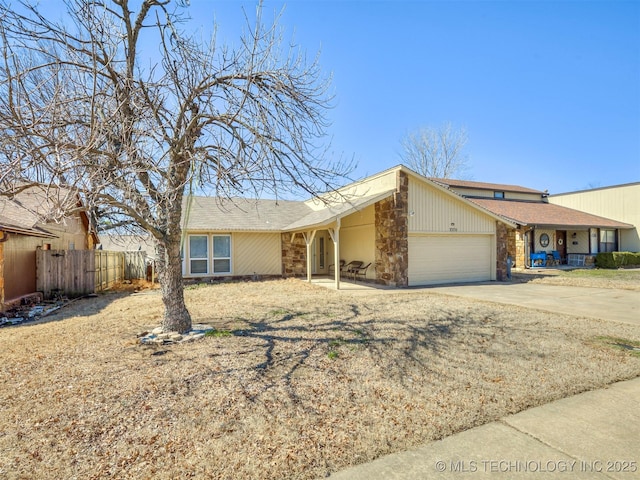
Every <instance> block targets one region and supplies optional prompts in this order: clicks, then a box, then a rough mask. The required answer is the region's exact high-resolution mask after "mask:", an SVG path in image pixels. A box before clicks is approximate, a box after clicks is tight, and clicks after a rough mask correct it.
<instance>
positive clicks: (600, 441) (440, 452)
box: [330, 378, 640, 480]
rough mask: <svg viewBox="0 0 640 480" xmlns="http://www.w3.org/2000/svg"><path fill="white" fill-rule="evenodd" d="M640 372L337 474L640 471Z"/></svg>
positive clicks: (622, 475) (358, 477) (355, 479)
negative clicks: (639, 376)
mask: <svg viewBox="0 0 640 480" xmlns="http://www.w3.org/2000/svg"><path fill="white" fill-rule="evenodd" d="M638 399H640V378H636V379H634V380H629V381H626V382H620V383H617V384H614V385H612V386H610V387H609V388H606V389H602V390H595V391H592V392H585V393H582V394H579V395H575V396H573V397H569V398H564V399H562V400H557V401H555V402H552V403H549V404H547V405H543V406H541V407H536V408H532V409H529V410H526V411H524V412H521V413H518V414H515V415H510V416H508V417H504V418H502V419H500V420H499V421H496V422H493V423H489V424H487V425H483V426H481V427H477V428H473V429H471V430H467V431H464V432H461V433H458V434H456V435H452V436H450V437H447V438H445V439H443V440H440V441H436V442H432V443H429V444H427V445H424V446H423V447H420V448H417V449H415V450H411V451H407V452H401V453H396V454H393V455H388V456H385V457H382V458H379V459H378V460H375V461H374V462H371V463H367V464H364V465H360V466H356V467H352V468H349V469H347V470H343V471H341V472H337V473H335V474H333V475H332V476H331V477H330V478H332V479H334V480H347V479H348V480H383V479H384V480H387V479H392V480H394V479H395V480H400V479H403V480H416V479H432V478H433V479H461V478H471V479H476V478H477V479H480V478H495V477H498V478H504V479H511V478H516V479H517V478H536V479H543V478H544V479H548V478H550V479H569V478H580V479H621V480H631V479H636V478H640V409H639V408H638Z"/></svg>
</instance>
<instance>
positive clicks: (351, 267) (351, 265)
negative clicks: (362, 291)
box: [340, 260, 364, 277]
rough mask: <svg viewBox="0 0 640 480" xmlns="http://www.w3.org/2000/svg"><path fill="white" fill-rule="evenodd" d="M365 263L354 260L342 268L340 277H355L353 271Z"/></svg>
mask: <svg viewBox="0 0 640 480" xmlns="http://www.w3.org/2000/svg"><path fill="white" fill-rule="evenodd" d="M363 263H364V262H361V261H360V260H353V261H351V262H349V263H347V264H346V265H344V266H343V267H341V268H340V275H346V276H347V277H349V276H351V275H353V270H354V269H356V268H360V267H361V266H362V264H363Z"/></svg>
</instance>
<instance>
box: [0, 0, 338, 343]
mask: <svg viewBox="0 0 640 480" xmlns="http://www.w3.org/2000/svg"><path fill="white" fill-rule="evenodd" d="M0 1H1V2H2V3H0V42H1V43H0V49H1V50H0V51H1V61H2V65H1V69H0V70H1V71H0V148H2V152H1V153H2V154H3V155H2V156H1V157H0V162H1V170H0V190H4V191H5V192H7V191H9V192H11V191H16V190H18V189H20V188H25V186H28V185H30V184H33V183H45V184H50V185H62V186H65V187H66V188H68V189H69V191H70V192H72V194H73V195H78V194H79V195H80V196H81V197H82V199H83V200H84V202H85V205H87V206H88V207H89V208H90V210H91V211H92V212H94V213H95V214H96V216H97V217H99V219H100V221H101V222H102V224H103V225H108V226H110V227H118V226H122V225H128V226H130V227H134V229H135V228H138V229H142V230H145V231H147V232H149V233H150V234H151V235H152V236H153V237H154V239H155V242H156V248H157V253H158V257H159V259H160V260H159V268H158V270H159V280H160V284H161V291H162V299H163V302H164V306H165V313H164V317H163V320H162V327H163V328H164V330H177V331H180V332H184V331H187V330H189V329H190V328H191V317H190V315H189V312H188V310H187V308H186V306H185V303H184V296H183V280H182V264H181V252H180V246H181V236H182V231H181V226H180V220H181V215H182V204H183V197H184V196H185V195H186V194H188V193H189V192H190V189H194V190H197V191H200V192H207V193H208V194H213V195H217V196H222V197H231V196H234V195H241V196H258V197H259V196H260V195H265V194H270V195H275V196H276V197H278V196H281V195H283V192H298V193H300V192H305V193H306V194H311V195H314V194H318V193H321V192H325V191H327V190H331V189H332V187H333V186H334V184H335V183H337V182H338V181H339V180H341V179H343V178H344V176H345V175H346V174H348V172H349V171H350V166H349V165H345V164H343V163H342V162H340V161H337V162H332V161H329V160H326V159H324V157H323V153H324V151H323V149H322V148H321V147H322V139H323V137H324V135H325V131H326V127H327V122H326V117H325V112H326V109H327V108H328V107H330V105H331V96H330V95H329V93H328V87H329V79H327V78H324V77H322V75H321V71H320V69H319V65H318V62H317V57H316V58H315V60H313V61H311V62H307V61H306V59H305V56H304V53H303V52H301V51H299V50H298V49H296V48H294V47H288V46H285V45H284V44H283V42H282V41H281V31H280V30H279V29H278V28H277V25H276V24H275V23H274V24H273V25H270V26H267V27H265V25H264V23H263V22H262V20H261V5H260V6H259V7H258V10H257V20H256V21H255V22H253V24H252V22H250V21H249V20H248V18H247V33H245V34H243V36H242V39H241V43H240V46H239V47H237V48H235V49H230V48H226V47H224V46H218V45H217V44H216V42H215V37H214V38H212V39H211V40H210V41H209V42H208V43H205V42H202V41H201V40H198V39H196V38H195V36H193V35H192V34H191V35H190V34H188V33H186V31H185V28H184V25H185V24H184V20H185V17H184V15H185V14H186V13H187V12H188V2H187V1H186V0H184V1H183V2H174V1H173V0H140V1H138V2H135V5H131V3H134V2H130V1H129V0H64V2H61V3H63V4H64V6H65V8H66V9H67V16H66V18H65V20H64V21H56V20H54V19H52V18H50V17H49V16H46V15H45V14H43V13H42V12H41V10H40V7H39V6H38V3H36V2H32V1H29V0H22V1H20V2H18V5H13V6H12V5H10V4H9V3H5V2H4V1H2V0H0ZM14 3H15V2H14ZM49 6H50V4H49ZM134 7H137V11H133V8H134ZM143 48H145V49H147V51H144V52H143V51H142V49H143ZM150 54H152V55H156V57H155V58H157V61H154V60H153V58H154V57H153V56H151V57H150ZM150 58H151V60H150Z"/></svg>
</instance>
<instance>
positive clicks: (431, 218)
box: [409, 178, 495, 234]
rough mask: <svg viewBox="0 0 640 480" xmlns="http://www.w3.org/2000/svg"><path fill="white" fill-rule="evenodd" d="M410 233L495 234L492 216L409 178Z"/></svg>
mask: <svg viewBox="0 0 640 480" xmlns="http://www.w3.org/2000/svg"><path fill="white" fill-rule="evenodd" d="M409 232H410V233H452V234H453V233H495V219H493V218H491V217H490V216H489V215H485V214H483V213H482V212H479V211H477V210H475V209H473V208H472V207H470V206H468V205H465V204H464V202H463V201H462V200H460V201H458V200H457V199H456V198H452V197H450V196H449V195H446V194H445V193H443V192H440V191H438V190H436V189H435V188H431V187H429V186H428V185H426V184H424V183H422V182H418V181H416V180H415V179H413V178H409Z"/></svg>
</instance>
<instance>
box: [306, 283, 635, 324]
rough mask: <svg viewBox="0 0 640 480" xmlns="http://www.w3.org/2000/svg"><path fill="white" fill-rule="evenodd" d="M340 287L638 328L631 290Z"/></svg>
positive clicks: (475, 285) (489, 286)
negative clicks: (426, 294) (443, 298)
mask: <svg viewBox="0 0 640 480" xmlns="http://www.w3.org/2000/svg"><path fill="white" fill-rule="evenodd" d="M313 283H314V284H316V285H320V286H324V287H326V288H331V289H334V288H335V286H334V284H333V281H332V280H330V279H326V278H324V279H323V278H319V279H314V280H313ZM340 285H341V286H340V292H343V293H345V294H350V295H371V294H377V293H378V294H395V293H406V294H419V293H421V292H431V293H442V294H446V295H455V296H459V297H465V298H474V299H477V300H484V301H488V302H496V303H504V304H508V305H518V306H522V307H527V308H535V309H537V310H544V311H547V312H552V313H565V314H568V315H574V316H581V317H590V318H597V319H602V320H612V321H616V322H623V323H628V324H631V325H636V326H640V292H638V291H633V290H621V289H614V288H591V287H568V286H560V285H545V284H541V283H530V282H529V283H507V282H505V283H503V282H485V283H468V284H462V285H447V286H441V287H439V286H435V287H420V288H391V287H384V286H380V285H373V284H370V283H362V282H348V281H346V282H345V281H343V282H342V283H341V284H340Z"/></svg>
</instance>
